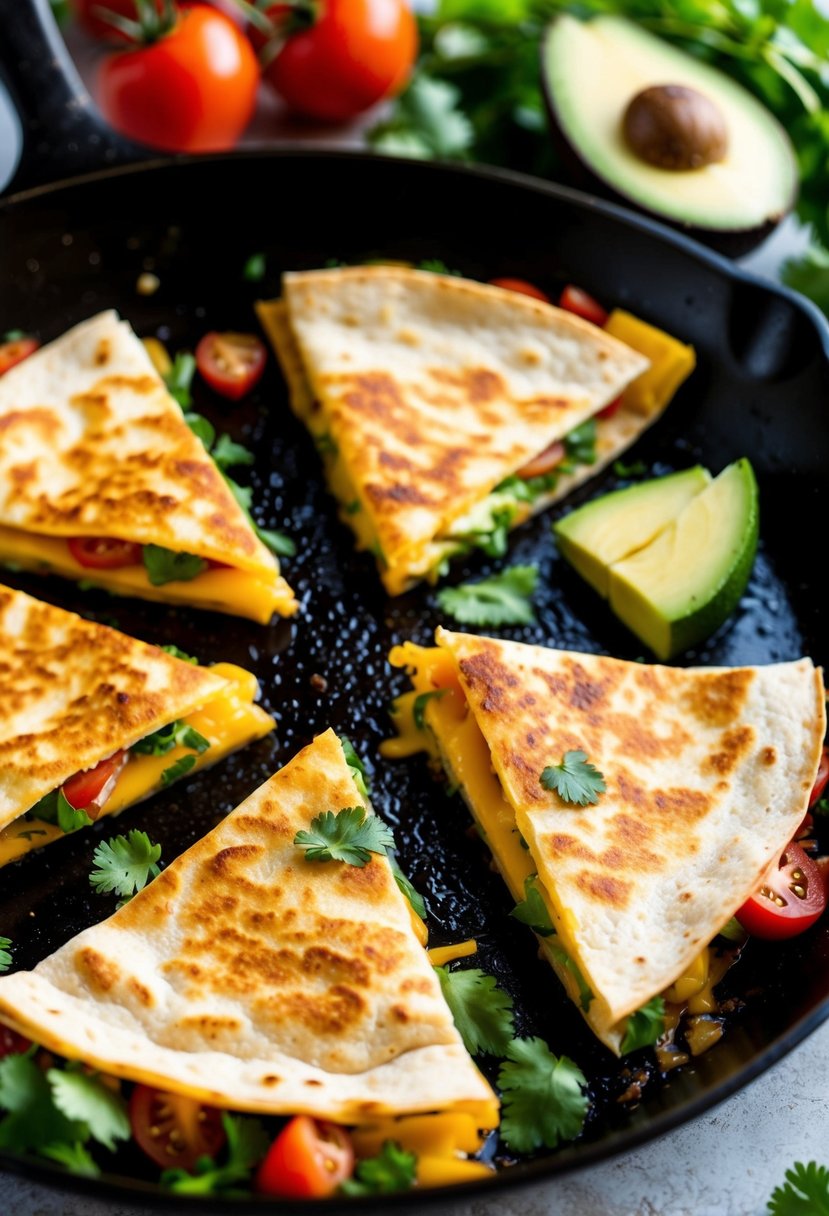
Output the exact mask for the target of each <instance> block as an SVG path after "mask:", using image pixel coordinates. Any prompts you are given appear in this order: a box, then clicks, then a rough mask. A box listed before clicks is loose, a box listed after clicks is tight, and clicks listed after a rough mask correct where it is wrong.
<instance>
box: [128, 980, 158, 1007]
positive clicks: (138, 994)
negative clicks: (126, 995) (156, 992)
mask: <svg viewBox="0 0 829 1216" xmlns="http://www.w3.org/2000/svg"><path fill="white" fill-rule="evenodd" d="M127 988H128V989H129V991H130V992H131V993H132V995H133V996H134V997H135V998H136V1000H137V1001H138V1003H139V1004H140V1005H143V1006H144V1008H145V1009H152V1007H153V1005H154V1004H155V998H154V997H153V994H152V993H151V992H150V990H149V988H148V987H147V985H146V984H142V983H141V981H140V980H137V979H136V978H135V976H134V975H131V976H130V977H129V979H128V980H127Z"/></svg>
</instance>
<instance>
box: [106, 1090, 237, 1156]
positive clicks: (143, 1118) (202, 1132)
mask: <svg viewBox="0 0 829 1216" xmlns="http://www.w3.org/2000/svg"><path fill="white" fill-rule="evenodd" d="M129 1116H130V1127H131V1128H132V1134H133V1136H134V1138H135V1141H136V1143H137V1144H138V1147H139V1148H140V1149H141V1150H142V1151H143V1152H144V1153H146V1155H147V1156H148V1157H149V1158H150V1160H151V1161H154V1162H155V1163H156V1165H160V1166H161V1167H162V1169H168V1168H170V1167H178V1168H179V1169H183V1170H192V1169H193V1167H194V1166H195V1164H196V1162H197V1161H198V1159H199V1157H215V1156H216V1153H218V1151H219V1149H220V1148H221V1147H222V1145H223V1144H224V1142H225V1130H224V1127H223V1125H222V1112H221V1111H220V1110H217V1109H216V1107H215V1106H205V1105H204V1103H203V1102H198V1101H197V1100H196V1099H195V1098H187V1097H185V1096H184V1094H169V1093H166V1092H165V1091H164V1090H163V1089H153V1088H152V1086H150V1085H136V1087H135V1089H134V1090H133V1091H132V1095H131V1097H130V1103H129Z"/></svg>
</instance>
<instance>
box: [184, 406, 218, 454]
mask: <svg viewBox="0 0 829 1216" xmlns="http://www.w3.org/2000/svg"><path fill="white" fill-rule="evenodd" d="M184 421H185V422H186V423H187V425H188V426H189V428H190V430H191V431H192V432H193V434H194V435H195V436H196V438H197V439H200V440H201V441H202V443H203V444H204V446H205V447H206V448H207V450H208V452H209V451H210V448H211V445H212V443H213V440H214V439H215V438H216V428H215V426H214V425H213V423H212V422H211V421H210V420H209V418H205V417H204V415H203V414H194V413H192V412H191V411H189V410H188V411H187V413H186V414H185V415H184Z"/></svg>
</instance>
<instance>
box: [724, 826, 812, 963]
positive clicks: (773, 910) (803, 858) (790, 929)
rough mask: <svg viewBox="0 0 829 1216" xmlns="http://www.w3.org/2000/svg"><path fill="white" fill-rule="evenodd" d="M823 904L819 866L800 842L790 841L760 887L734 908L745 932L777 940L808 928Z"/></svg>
mask: <svg viewBox="0 0 829 1216" xmlns="http://www.w3.org/2000/svg"><path fill="white" fill-rule="evenodd" d="M825 908H826V886H825V883H824V880H823V876H822V875H821V872H820V870H819V869H818V867H817V866H816V865H815V863H814V862H813V861H812V859H811V857H809V856H808V855H807V854H806V853H805V852H804V851H803V849H801V847H800V845H799V844H794V843H792V844H789V845H787V846H786V848H785V849H784V850H783V853H782V856H781V857H780V859H779V861H776V862H775V863H774V865H772V866H770V867H769V869H768V870H767V872H766V875H765V877H764V878H763V881H762V882H761V884H760V887H759V888H758V890H757V891H755V893H754V895H752V896H751V898H750V899H747V900H746V902H745V903H744V904H743V906H742V907H741V908H740V909H739V911H738V912H737V920H738V921H739V922H740V924H741V925H742V926H743V928H744V929H745V930H746V932H747V933H751V934H753V935H754V936H755V937H764V938H767V939H769V940H771V941H776V940H779V939H781V938H784V937H794V936H796V934H798V933H803V932H804V931H805V930H806V929H808V928H810V927H811V926H812V925H813V924H814V923H815V921H816V920H817V919H818V917H819V916H821V914H822V913H823V911H824V909H825Z"/></svg>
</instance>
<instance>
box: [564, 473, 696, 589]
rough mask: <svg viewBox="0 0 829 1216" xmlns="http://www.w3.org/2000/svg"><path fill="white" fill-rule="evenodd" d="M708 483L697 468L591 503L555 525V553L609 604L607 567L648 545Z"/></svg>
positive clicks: (636, 486) (654, 480) (641, 483)
mask: <svg viewBox="0 0 829 1216" xmlns="http://www.w3.org/2000/svg"><path fill="white" fill-rule="evenodd" d="M710 482H711V474H710V473H709V472H708V470H707V469H704V468H703V467H702V466H701V465H695V466H694V468H692V469H684V470H683V471H682V472H681V473H671V474H670V475H669V476H667V477H656V478H653V479H652V480H650V481H643V482H640V483H639V484H638V485H634V486H628V487H627V488H626V489H624V490H615V491H614V492H613V493H612V494H605V495H603V496H602V497H601V498H594V499H593V501H592V502H588V503H585V505H584V506H583V507H579V508H578V509H577V510H575V511H571V512H570V514H569V515H565V516H564V518H563V519H561V520H559V522H558V523H557V524H555V525H554V527H553V532H554V533H555V537H556V542H557V544H558V548H559V551H560V552H561V554H562V556H563V557H565V558H566V559H567V561H568V562H569V563H570V565H571V566H573V567H574V569H576V570H577V571H578V573H579V574H580V575H581V576H582V578H583V579H586V580H587V582H588V583H590V585H591V587H594V588H595V589H596V591H598V593H599V595H603V596H604V598H605V599H607V597H608V593H609V586H610V573H609V567H610V566H612V565H613V564H614V562H618V561H621V560H622V558H625V557H629V556H630V555H631V554H632V553H635V552H636V551H637V550H639V549H641V548H642V547H643V546H644V545H647V544H649V543H650V542H651V541H652V540H653V539H654V537H655V536H656V535H657V534H658V533H659V532H661V531H662V529H663V528H664V527H666V525H667V524H669V523H670V522H671V520H673V519H675V518H676V517H677V515H679V513H680V512H681V511H682V509H683V508H684V507H685V506H687V504H688V503H689V502H690V501H691V499H692V498H693V497H694V496H695V495H696V494H699V493H700V491H701V490H704V489H705V487H706V486H707V485H709V483H710Z"/></svg>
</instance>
